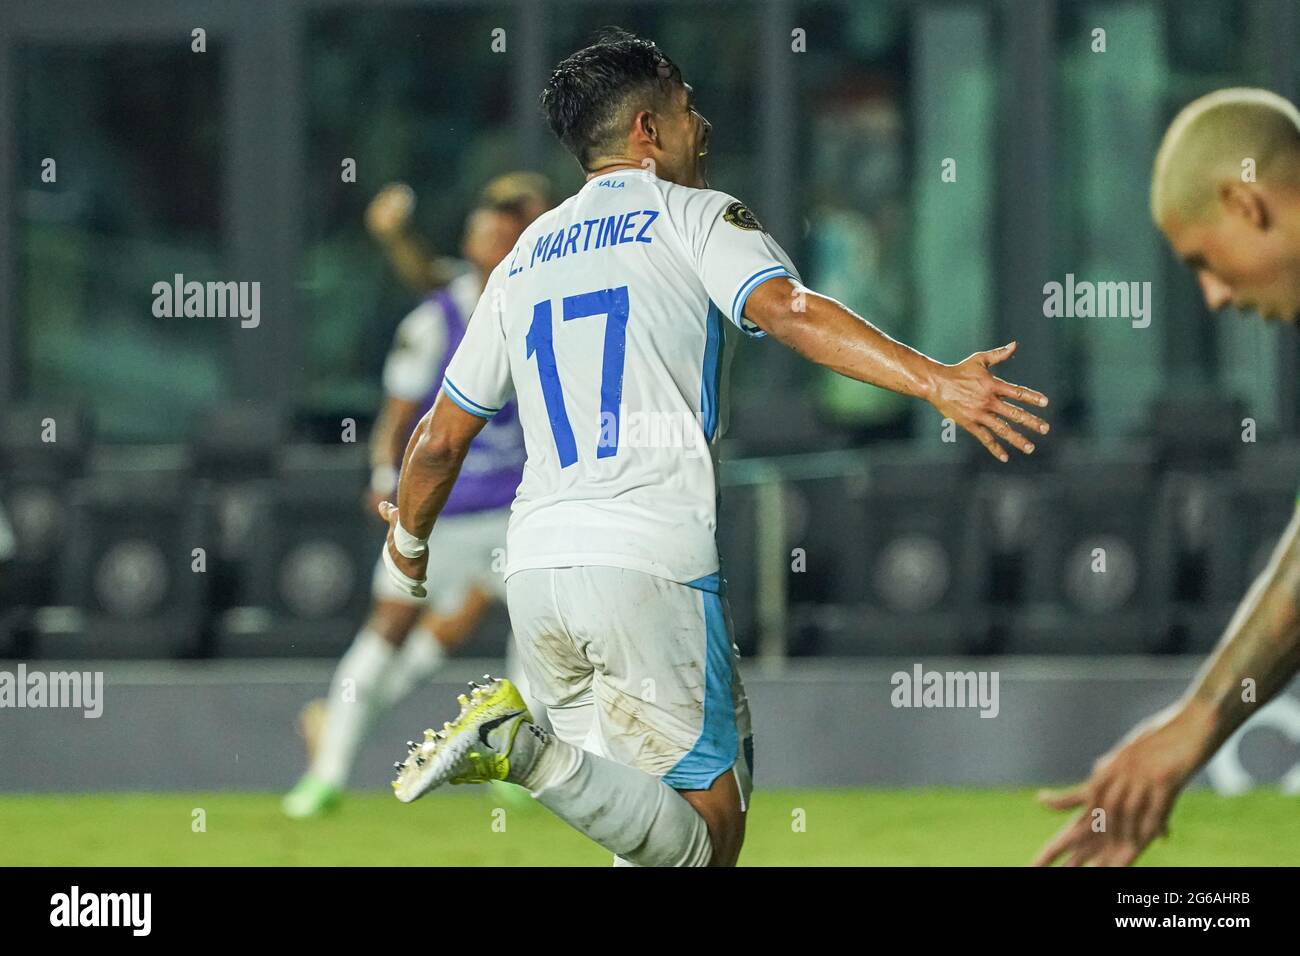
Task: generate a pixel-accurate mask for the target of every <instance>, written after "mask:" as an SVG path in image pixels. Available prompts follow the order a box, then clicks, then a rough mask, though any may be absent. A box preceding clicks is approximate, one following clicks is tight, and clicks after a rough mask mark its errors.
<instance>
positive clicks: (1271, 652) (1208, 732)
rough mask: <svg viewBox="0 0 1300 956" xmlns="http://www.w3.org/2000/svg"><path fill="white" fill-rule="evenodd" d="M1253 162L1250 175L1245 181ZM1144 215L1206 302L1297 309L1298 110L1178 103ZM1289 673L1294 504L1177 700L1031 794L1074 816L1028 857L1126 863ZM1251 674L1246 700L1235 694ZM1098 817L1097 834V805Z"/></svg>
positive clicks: (1295, 600) (1258, 97) (1293, 659)
mask: <svg viewBox="0 0 1300 956" xmlns="http://www.w3.org/2000/svg"><path fill="white" fill-rule="evenodd" d="M1252 168H1253V176H1252V175H1244V173H1245V172H1247V171H1249V170H1251V169H1252ZM1151 214H1152V217H1153V218H1154V219H1155V222H1156V225H1157V226H1159V227H1160V230H1161V231H1162V232H1163V233H1164V234H1165V238H1166V239H1168V240H1169V244H1170V245H1171V246H1172V247H1173V249H1174V251H1175V252H1176V253H1177V254H1178V255H1179V256H1180V257H1181V258H1182V259H1183V261H1185V262H1186V263H1187V264H1188V266H1190V267H1191V269H1192V271H1193V272H1194V273H1195V274H1196V279H1197V281H1198V282H1199V283H1200V286H1201V291H1202V293H1203V294H1204V296H1205V302H1206V304H1207V305H1208V306H1209V307H1210V308H1211V309H1216V310H1217V309H1221V308H1223V307H1224V306H1226V305H1233V306H1235V307H1236V308H1239V309H1249V310H1254V311H1256V312H1258V313H1259V314H1260V315H1262V316H1263V317H1264V318H1265V319H1276V320H1282V321H1286V322H1295V321H1296V319H1297V317H1300V112H1297V111H1296V108H1295V106H1293V105H1292V104H1291V103H1289V102H1288V101H1287V100H1285V99H1283V98H1282V97H1280V96H1278V95H1276V94H1274V93H1270V92H1268V91H1267V90H1256V89H1242V88H1237V89H1227V90H1219V91H1218V92H1215V93H1211V94H1209V95H1208V96H1203V97H1201V98H1200V99H1198V100H1196V101H1194V102H1193V103H1191V104H1190V105H1188V106H1186V107H1185V108H1184V109H1183V110H1182V112H1180V113H1179V114H1178V116H1177V117H1175V119H1174V121H1173V123H1171V124H1170V126H1169V129H1168V131H1166V133H1165V136H1164V140H1163V141H1162V142H1161V144H1160V150H1159V152H1158V153H1157V154H1156V160H1155V169H1154V172H1153V176H1152V182H1151ZM1297 669H1300V512H1297V516H1296V517H1295V518H1293V519H1292V521H1291V523H1290V525H1289V526H1288V527H1287V529H1286V531H1285V532H1284V533H1283V535H1282V540H1281V541H1280V542H1279V543H1278V545H1277V548H1276V549H1275V550H1274V552H1273V556H1272V559H1271V560H1270V561H1269V563H1268V566H1267V567H1266V568H1265V569H1264V571H1263V572H1262V573H1261V574H1260V576H1259V577H1258V579H1256V581H1255V583H1254V584H1253V585H1252V586H1251V588H1250V590H1249V591H1248V592H1247V594H1246V596H1245V598H1244V599H1243V600H1242V603H1241V605H1240V607H1238V608H1237V612H1236V613H1235V614H1234V615H1233V617H1232V620H1231V621H1230V622H1229V623H1228V627H1227V630H1226V631H1225V632H1224V635H1223V638H1222V640H1221V641H1220V642H1219V646H1218V648H1217V649H1216V650H1215V651H1214V653H1213V654H1212V655H1211V657H1210V659H1209V661H1208V662H1206V664H1205V666H1204V667H1202V668H1201V671H1200V673H1199V674H1198V675H1197V677H1196V679H1195V680H1194V681H1193V682H1192V685H1191V686H1190V687H1189V688H1188V689H1187V692H1186V693H1185V694H1184V695H1183V697H1182V699H1181V700H1180V701H1178V702H1177V703H1175V704H1174V705H1172V706H1171V707H1169V708H1167V709H1166V710H1164V711H1162V712H1160V713H1159V714H1156V715H1155V716H1154V717H1152V718H1150V719H1149V720H1147V721H1146V722H1144V723H1142V724H1140V725H1139V726H1138V727H1136V728H1135V729H1134V730H1133V731H1132V732H1131V733H1130V734H1129V735H1128V736H1127V737H1125V738H1124V739H1123V740H1122V741H1120V743H1119V745H1118V746H1116V747H1115V749H1113V750H1111V751H1110V752H1109V753H1108V754H1105V755H1104V756H1103V757H1101V759H1099V760H1098V761H1097V763H1096V765H1095V766H1094V768H1093V772H1092V776H1091V777H1090V778H1089V779H1088V780H1087V781H1086V782H1085V783H1083V784H1081V785H1079V786H1077V787H1074V788H1073V789H1071V790H1068V791H1066V792H1064V793H1059V794H1051V793H1046V794H1043V795H1042V796H1041V798H1040V799H1041V800H1042V801H1043V802H1044V803H1045V804H1046V805H1047V806H1049V807H1053V808H1054V809H1057V810H1069V809H1073V808H1075V807H1080V808H1082V809H1081V812H1080V813H1079V815H1078V816H1077V817H1076V818H1075V819H1073V820H1072V821H1070V823H1068V824H1067V825H1066V826H1065V827H1064V828H1063V829H1062V830H1061V831H1060V832H1059V833H1058V834H1057V835H1056V836H1055V837H1054V838H1052V839H1051V840H1049V841H1048V842H1047V844H1046V845H1045V846H1044V847H1043V849H1042V851H1041V852H1040V853H1039V855H1038V857H1037V858H1036V859H1035V861H1034V862H1035V864H1036V865H1039V866H1046V865H1050V864H1052V863H1053V862H1054V861H1056V860H1058V859H1061V860H1063V861H1064V862H1065V863H1066V865H1070V866H1078V865H1081V864H1086V863H1092V864H1096V865H1101V866H1126V865H1128V864H1129V863H1132V862H1133V861H1134V860H1135V859H1137V857H1138V855H1139V854H1140V853H1141V852H1142V851H1143V850H1145V849H1146V847H1147V846H1148V845H1149V844H1150V843H1151V841H1152V840H1154V839H1155V838H1156V837H1157V836H1160V835H1162V834H1164V833H1166V832H1167V829H1168V820H1169V814H1170V811H1171V810H1172V809H1173V806H1174V802H1175V801H1176V800H1177V799H1178V795H1179V793H1181V792H1182V789H1183V787H1184V786H1185V785H1186V784H1187V782H1188V781H1189V780H1190V779H1191V778H1192V776H1193V775H1194V774H1195V773H1196V772H1197V770H1199V769H1200V768H1201V767H1202V766H1204V765H1205V763H1206V762H1207V761H1208V760H1209V759H1210V758H1211V757H1212V756H1213V755H1214V752H1215V751H1216V750H1218V749H1219V747H1220V746H1222V744H1223V742H1224V741H1225V740H1227V739H1228V738H1229V737H1230V736H1232V734H1233V732H1234V731H1235V730H1236V729H1237V728H1238V727H1240V726H1241V725H1242V724H1243V723H1244V722H1245V721H1246V719H1247V718H1248V717H1250V715H1251V714H1253V713H1255V712H1256V711H1257V710H1258V709H1259V707H1260V706H1261V705H1262V704H1264V703H1265V702H1267V701H1268V700H1269V699H1270V698H1272V697H1273V696H1275V695H1276V694H1277V693H1278V691H1280V690H1282V689H1283V688H1285V687H1286V685H1287V683H1288V682H1289V681H1290V680H1291V678H1292V677H1294V676H1295V674H1296V671H1297ZM1246 681H1251V682H1253V685H1254V691H1255V693H1254V695H1247V694H1244V693H1243V690H1244V682H1246ZM1097 809H1101V810H1103V811H1105V815H1104V817H1100V816H1097V819H1103V820H1104V822H1105V826H1104V829H1103V828H1100V827H1099V828H1098V829H1095V830H1094V827H1093V824H1094V817H1095V816H1096V815H1095V813H1094V811H1095V810H1097Z"/></svg>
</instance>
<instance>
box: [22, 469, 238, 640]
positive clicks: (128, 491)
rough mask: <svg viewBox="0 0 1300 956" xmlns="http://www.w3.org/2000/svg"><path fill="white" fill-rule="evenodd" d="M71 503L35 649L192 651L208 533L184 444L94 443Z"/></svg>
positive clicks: (205, 502)
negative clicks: (52, 597) (51, 600)
mask: <svg viewBox="0 0 1300 956" xmlns="http://www.w3.org/2000/svg"><path fill="white" fill-rule="evenodd" d="M69 503H70V511H71V520H70V526H69V529H68V536H67V538H66V539H65V540H66V546H65V547H64V548H63V549H62V551H61V554H60V559H59V576H58V583H57V589H56V599H57V603H56V604H54V605H51V606H47V607H44V608H41V609H40V610H39V611H38V612H37V614H36V618H35V623H36V628H35V630H36V635H35V648H34V654H37V655H39V656H40V657H44V658H58V659H63V658H158V657H167V658H170V657H189V656H194V655H196V654H198V653H199V652H200V651H201V649H202V645H203V634H204V622H205V612H206V605H207V590H208V578H207V575H206V573H205V571H204V570H203V568H205V567H206V553H207V551H208V550H209V549H210V547H211V542H212V540H213V537H214V533H213V524H212V520H211V518H212V509H211V507H210V502H209V499H208V497H207V495H206V493H205V488H204V486H203V485H202V484H195V483H194V482H193V481H192V480H191V478H190V472H189V469H188V459H187V458H186V457H185V455H184V450H183V449H181V448H150V449H139V448H134V447H131V446H123V447H119V448H114V449H111V450H108V449H104V450H97V452H96V454H95V456H94V457H93V458H92V460H91V461H89V462H88V464H87V476H86V477H85V478H83V479H79V480H77V481H75V482H73V483H72V484H71V486H70V495H69ZM196 549H203V550H202V553H200V554H197V555H196Z"/></svg>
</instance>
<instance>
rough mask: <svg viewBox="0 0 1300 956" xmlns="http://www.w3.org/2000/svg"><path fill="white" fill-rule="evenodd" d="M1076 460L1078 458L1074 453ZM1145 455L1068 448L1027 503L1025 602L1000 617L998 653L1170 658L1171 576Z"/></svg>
mask: <svg viewBox="0 0 1300 956" xmlns="http://www.w3.org/2000/svg"><path fill="white" fill-rule="evenodd" d="M1076 452H1077V453H1076ZM1154 464H1155V459H1154V455H1153V454H1152V452H1151V450H1150V448H1149V447H1147V446H1133V447H1129V448H1120V449H1100V448H1098V447H1097V446H1091V447H1079V448H1068V447H1067V448H1066V449H1064V450H1063V451H1062V453H1061V455H1060V456H1059V457H1058V458H1057V460H1056V466H1055V468H1054V469H1053V473H1051V474H1048V475H1045V476H1042V477H1040V478H1036V479H1035V480H1034V482H1033V483H1032V485H1031V486H1030V487H1029V488H1028V489H1027V490H1026V494H1025V501H1024V505H1025V514H1024V525H1023V535H1022V538H1021V540H1020V542H1019V547H1020V548H1021V549H1022V550H1023V561H1022V562H1021V564H1020V572H1019V573H1020V574H1022V575H1023V581H1020V582H1017V588H1016V590H1017V591H1019V593H1020V600H1019V601H1017V602H1016V603H1014V604H1013V605H1012V606H1010V607H1006V608H1002V609H999V610H998V611H997V612H996V613H997V619H998V632H999V636H1000V638H1001V640H1000V643H999V644H998V646H997V649H998V650H1001V651H1005V652H1009V653H1026V654H1147V653H1155V652H1160V651H1166V650H1169V649H1170V634H1169V625H1170V622H1169V620H1168V618H1167V614H1166V613H1165V611H1164V607H1163V605H1162V604H1161V603H1160V600H1159V598H1160V595H1161V594H1163V593H1166V592H1167V589H1168V587H1169V580H1170V577H1171V574H1172V562H1171V554H1172V550H1173V548H1172V543H1171V542H1169V541H1167V540H1166V541H1162V540H1160V538H1159V534H1160V532H1161V531H1162V525H1161V522H1160V521H1159V515H1158V513H1157V509H1156V508H1155V507H1154V506H1153V502H1154V500H1155V493H1156V478H1157V473H1156V471H1155V467H1154Z"/></svg>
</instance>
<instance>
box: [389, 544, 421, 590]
mask: <svg viewBox="0 0 1300 956" xmlns="http://www.w3.org/2000/svg"><path fill="white" fill-rule="evenodd" d="M383 555H384V568H385V569H386V570H387V571H388V576H389V577H390V578H392V580H393V583H394V584H396V585H397V586H398V587H399V588H401V589H402V591H403V592H405V593H406V594H409V595H411V597H417V598H422V597H428V594H429V592H428V591H426V590H425V589H424V582H423V581H417V580H415V578H412V577H409V576H407V575H406V574H403V573H402V571H401V569H399V568H398V567H397V565H396V564H395V563H393V556H392V554H390V553H389V551H388V543H387V542H385V543H384V551H383Z"/></svg>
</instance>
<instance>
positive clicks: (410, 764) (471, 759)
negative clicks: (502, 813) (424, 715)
mask: <svg viewBox="0 0 1300 956" xmlns="http://www.w3.org/2000/svg"><path fill="white" fill-rule="evenodd" d="M483 680H484V681H486V683H484V684H477V683H474V682H473V681H471V682H470V687H471V688H472V690H471V691H470V693H469V695H468V696H466V695H465V694H461V695H460V697H458V698H457V700H458V701H459V703H460V713H459V714H458V715H457V717H456V719H455V720H452V721H448V722H447V723H445V724H443V725H442V730H439V731H436V732H435V731H433V730H426V731H425V732H424V739H423V740H422V741H420V742H419V743H414V742H412V741H408V742H407V743H408V748H407V754H406V758H405V759H404V760H401V761H399V762H398V763H396V764H394V767H395V768H396V769H397V779H396V780H394V781H393V792H394V793H395V794H396V795H397V799H398V800H401V801H402V802H403V803H410V802H411V801H412V800H416V799H418V798H420V797H422V796H424V795H425V794H426V793H428V792H429V791H430V790H433V789H434V788H436V787H440V786H442V785H443V784H444V783H487V782H488V781H490V780H507V779H512V778H514V779H518V778H519V777H520V776H521V775H522V774H523V773H525V772H527V770H528V768H529V767H531V766H532V763H533V760H535V759H536V756H537V754H538V753H539V752H540V743H541V742H542V740H541V738H537V737H536V736H535V735H532V734H524V735H523V736H524V741H525V742H524V743H523V745H522V746H521V747H520V748H516V746H515V744H516V738H517V737H518V734H519V730H520V728H521V727H524V726H525V725H527V726H530V727H531V726H534V725H533V723H532V720H533V716H532V714H530V713H529V712H528V705H527V704H525V703H524V699H523V697H521V696H520V694H519V691H518V690H517V689H516V688H515V685H514V684H512V683H511V682H510V681H508V680H505V679H504V678H500V679H497V678H492V677H489V676H487V675H484V677H483Z"/></svg>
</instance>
